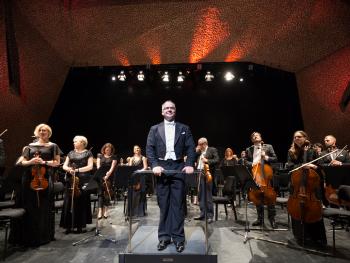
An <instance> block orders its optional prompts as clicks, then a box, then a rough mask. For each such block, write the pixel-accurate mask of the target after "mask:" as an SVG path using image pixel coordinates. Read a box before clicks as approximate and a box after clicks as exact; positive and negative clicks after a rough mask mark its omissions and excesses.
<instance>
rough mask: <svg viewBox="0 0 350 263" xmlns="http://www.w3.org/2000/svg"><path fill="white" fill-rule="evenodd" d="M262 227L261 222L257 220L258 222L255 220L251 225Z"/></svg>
mask: <svg viewBox="0 0 350 263" xmlns="http://www.w3.org/2000/svg"><path fill="white" fill-rule="evenodd" d="M261 225H262V220H260V219H258V220H255V221H254V222H253V224H252V226H261Z"/></svg>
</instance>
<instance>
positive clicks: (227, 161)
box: [220, 148, 238, 167]
mask: <svg viewBox="0 0 350 263" xmlns="http://www.w3.org/2000/svg"><path fill="white" fill-rule="evenodd" d="M237 163H238V157H237V155H236V154H234V152H233V150H232V149H231V148H226V150H225V156H224V159H222V160H221V162H220V167H222V166H235V165H236V164H237Z"/></svg>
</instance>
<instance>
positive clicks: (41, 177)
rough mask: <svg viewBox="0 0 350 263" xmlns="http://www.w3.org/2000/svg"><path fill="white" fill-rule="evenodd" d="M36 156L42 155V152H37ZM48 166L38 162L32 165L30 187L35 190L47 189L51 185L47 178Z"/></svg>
mask: <svg viewBox="0 0 350 263" xmlns="http://www.w3.org/2000/svg"><path fill="white" fill-rule="evenodd" d="M34 157H40V153H39V152H36V153H35V154H34ZM45 174H46V168H45V166H43V165H40V164H36V165H33V167H32V181H31V182H30V188H32V189H33V190H34V191H41V190H45V189H46V188H47V187H48V186H49V182H48V180H47V179H46V178H45Z"/></svg>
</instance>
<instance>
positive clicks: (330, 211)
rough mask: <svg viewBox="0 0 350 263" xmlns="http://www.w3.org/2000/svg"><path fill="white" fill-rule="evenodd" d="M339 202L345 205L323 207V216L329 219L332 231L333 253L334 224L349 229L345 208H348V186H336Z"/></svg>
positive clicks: (349, 191) (349, 212) (348, 216)
mask: <svg viewBox="0 0 350 263" xmlns="http://www.w3.org/2000/svg"><path fill="white" fill-rule="evenodd" d="M338 199H339V202H340V203H341V204H342V205H343V206H344V207H345V209H344V208H343V207H341V208H329V207H326V208H324V209H323V217H325V218H328V219H330V220H331V226H332V232H333V254H335V227H336V225H339V224H340V225H342V226H344V225H346V228H345V229H346V231H349V225H350V211H349V210H346V209H349V208H350V186H349V185H341V186H339V188H338Z"/></svg>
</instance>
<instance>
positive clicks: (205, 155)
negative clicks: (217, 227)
mask: <svg viewBox="0 0 350 263" xmlns="http://www.w3.org/2000/svg"><path fill="white" fill-rule="evenodd" d="M196 153H197V156H198V158H197V169H198V170H201V171H203V170H204V165H205V164H208V165H209V171H210V174H211V176H212V180H211V181H210V182H208V181H207V184H206V185H207V188H206V189H205V185H204V180H205V179H206V177H202V176H200V177H199V193H198V195H199V208H200V216H199V217H195V218H194V220H203V219H204V216H205V214H204V213H205V209H207V218H208V223H209V224H210V223H212V222H213V216H214V206H213V195H212V191H213V190H212V188H213V181H214V180H213V178H215V168H216V165H217V164H218V163H219V155H218V151H217V149H216V148H214V147H209V146H208V140H207V139H206V138H204V137H202V138H200V139H199V140H198V145H197V147H196ZM205 194H206V195H207V203H206V204H205V202H204V201H205V196H204V195H205Z"/></svg>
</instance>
